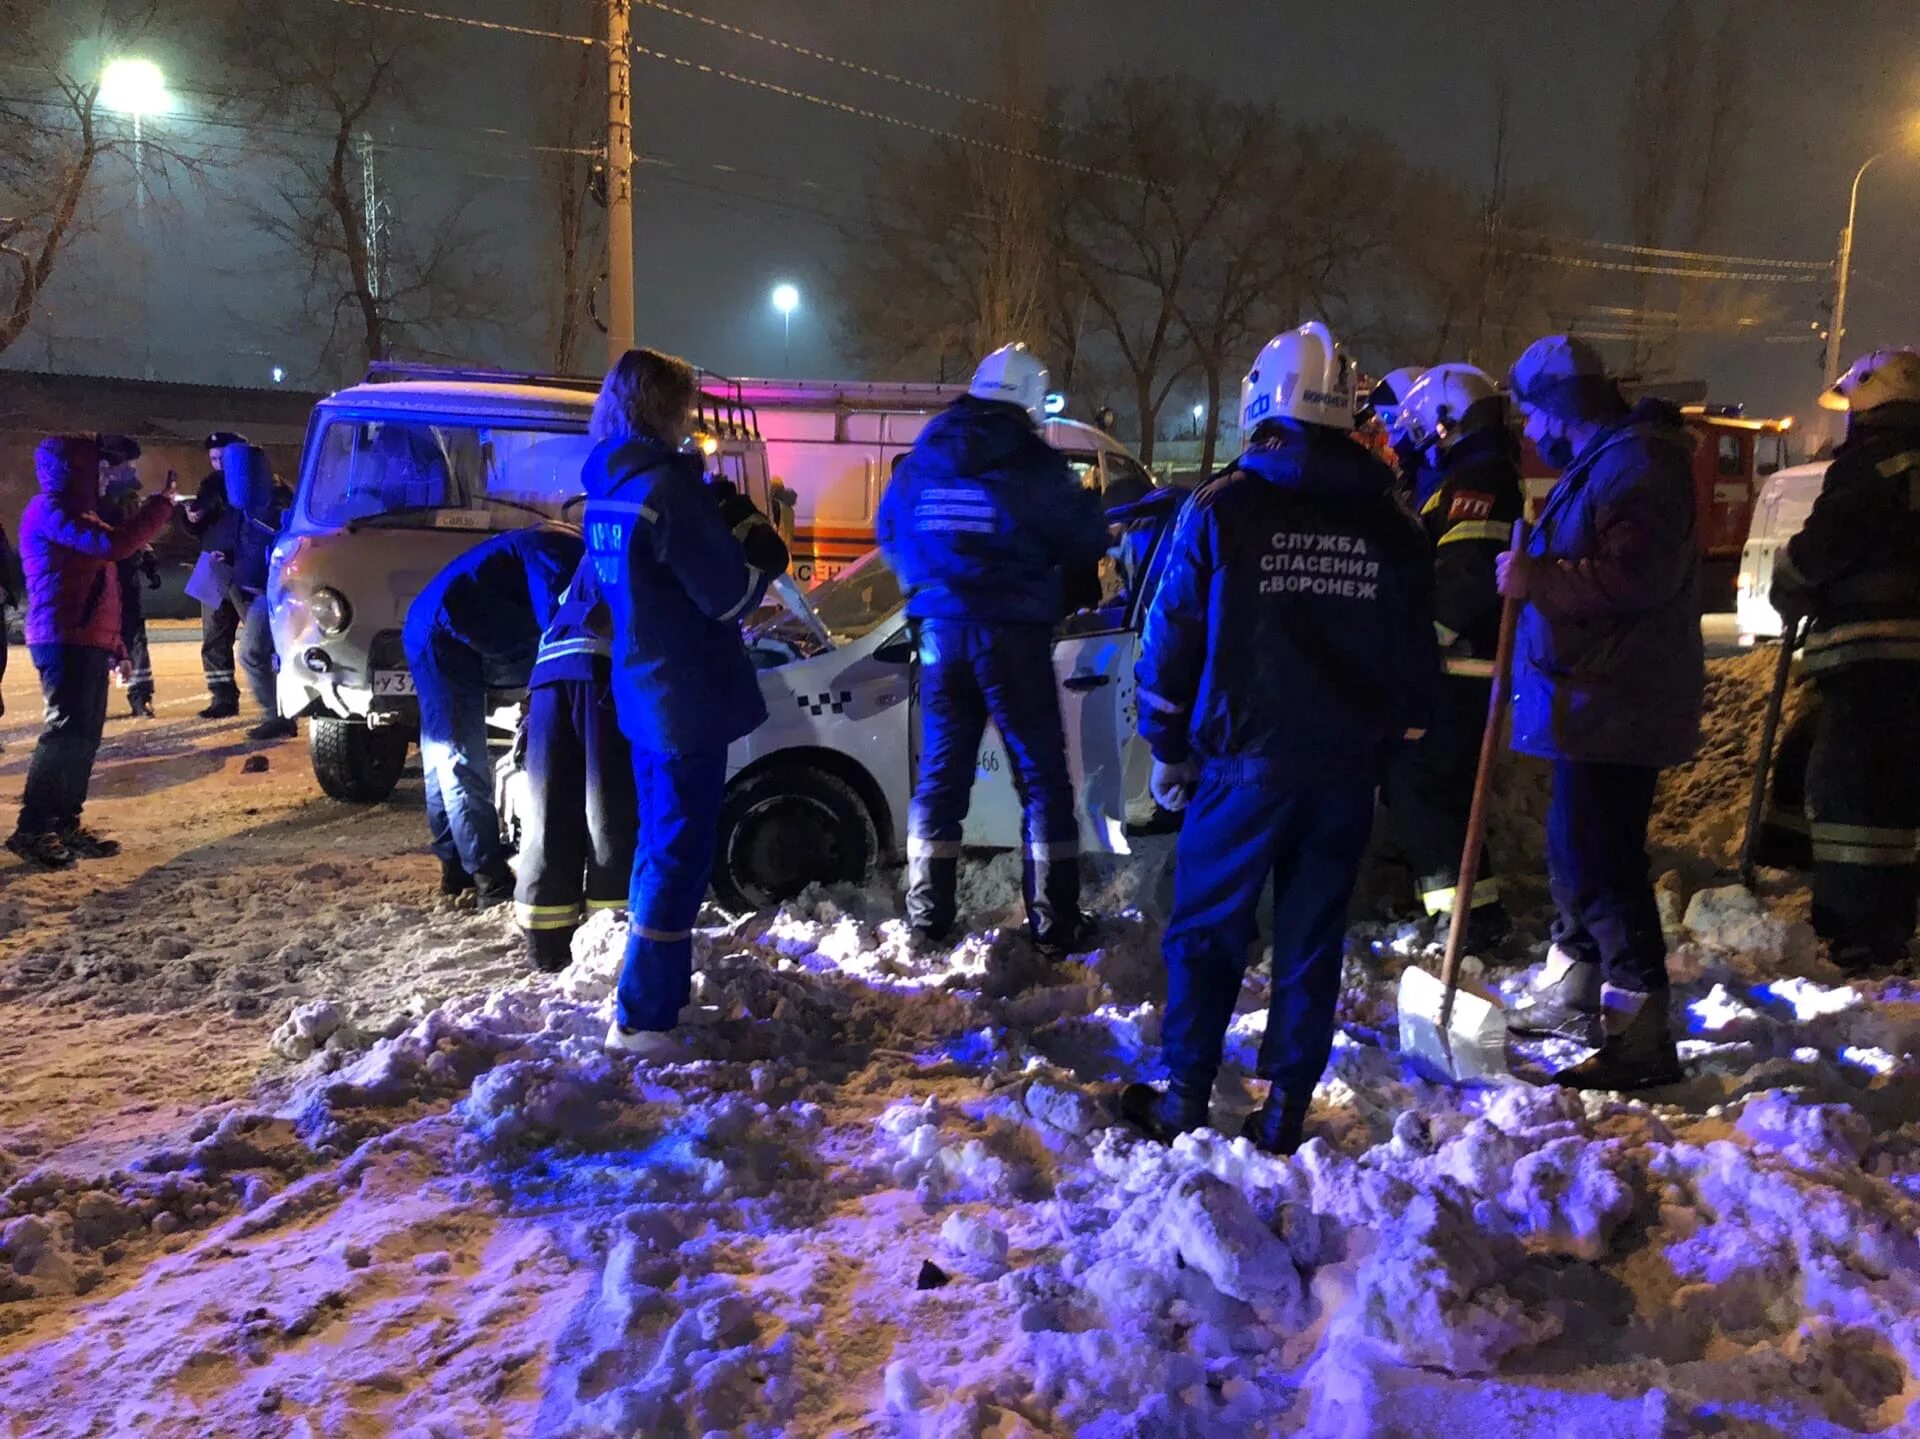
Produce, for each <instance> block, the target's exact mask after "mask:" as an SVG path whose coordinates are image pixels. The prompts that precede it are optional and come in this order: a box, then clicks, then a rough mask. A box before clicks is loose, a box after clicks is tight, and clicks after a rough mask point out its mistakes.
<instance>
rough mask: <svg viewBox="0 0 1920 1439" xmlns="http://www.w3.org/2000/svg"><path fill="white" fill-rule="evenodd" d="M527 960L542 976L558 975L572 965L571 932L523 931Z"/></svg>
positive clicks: (559, 930)
mask: <svg viewBox="0 0 1920 1439" xmlns="http://www.w3.org/2000/svg"><path fill="white" fill-rule="evenodd" d="M521 933H522V938H524V939H525V940H526V944H527V959H528V960H529V961H530V962H531V963H532V965H533V967H534V968H535V969H537V970H539V971H540V972H541V973H542V974H558V973H560V971H561V970H563V969H565V968H566V967H567V966H568V965H570V964H572V963H573V931H572V930H570V929H529V930H523V931H522V932H521Z"/></svg>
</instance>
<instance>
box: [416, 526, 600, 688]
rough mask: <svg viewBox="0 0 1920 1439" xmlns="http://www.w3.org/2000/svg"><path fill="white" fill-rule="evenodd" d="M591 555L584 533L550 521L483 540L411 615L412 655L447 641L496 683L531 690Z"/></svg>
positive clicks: (436, 581) (436, 580)
mask: <svg viewBox="0 0 1920 1439" xmlns="http://www.w3.org/2000/svg"><path fill="white" fill-rule="evenodd" d="M585 550H586V546H585V544H584V542H583V541H582V540H581V537H580V532H579V531H578V530H576V529H574V528H573V527H572V526H571V525H561V524H554V523H552V522H550V521H549V522H543V523H541V524H537V525H530V526H528V527H527V528H526V529H521V530H508V531H506V532H505V533H504V534H498V535H495V536H493V537H492V538H491V539H487V540H482V541H481V542H480V543H479V544H477V545H475V546H474V547H473V548H472V549H470V550H468V551H466V552H465V553H463V554H460V555H457V556H455V557H454V559H453V560H452V561H451V562H450V563H449V564H448V565H447V566H446V568H445V569H443V570H441V571H440V573H439V574H437V575H435V576H434V577H433V579H432V580H431V581H430V582H429V583H428V585H427V587H426V588H425V589H424V590H422V591H420V594H419V596H418V598H416V599H415V600H414V602H413V604H412V605H411V606H409V607H408V610H407V622H406V626H405V628H404V629H403V630H402V632H401V637H402V642H403V643H404V645H405V646H406V651H407V654H408V655H409V656H412V655H414V654H417V653H419V652H420V651H421V650H423V649H424V648H425V647H426V646H427V645H428V644H429V643H430V642H431V641H432V640H433V638H434V637H435V636H436V635H439V636H444V637H445V638H447V639H449V640H452V641H453V642H454V643H456V644H458V645H461V646H463V647H465V648H467V649H469V650H472V651H473V652H474V653H475V654H476V655H478V656H479V657H480V659H481V661H482V663H483V665H484V667H485V669H486V672H487V673H488V674H489V676H490V677H492V678H491V682H492V683H494V684H498V685H500V686H502V687H506V686H508V685H511V684H525V683H526V681H527V678H528V676H529V675H530V673H531V672H532V669H533V661H534V656H535V654H536V653H537V652H538V650H539V647H540V636H541V634H542V632H544V631H545V629H546V628H547V626H548V625H549V624H551V623H552V622H553V615H554V611H555V610H556V609H557V608H558V607H559V603H560V593H561V591H562V590H564V589H565V588H566V585H567V581H568V580H570V579H572V578H573V572H574V571H575V570H576V569H578V568H579V566H580V558H581V556H582V555H583V554H584V553H585Z"/></svg>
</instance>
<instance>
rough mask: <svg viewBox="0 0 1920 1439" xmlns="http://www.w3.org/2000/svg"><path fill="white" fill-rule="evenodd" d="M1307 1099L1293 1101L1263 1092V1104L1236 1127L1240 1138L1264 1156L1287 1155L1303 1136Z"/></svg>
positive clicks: (1310, 1099) (1305, 1124)
mask: <svg viewBox="0 0 1920 1439" xmlns="http://www.w3.org/2000/svg"><path fill="white" fill-rule="evenodd" d="M1312 1103H1313V1100H1312V1098H1311V1096H1309V1097H1308V1098H1306V1099H1295V1098H1293V1097H1292V1096H1290V1095H1286V1094H1282V1093H1281V1092H1280V1091H1279V1090H1278V1089H1269V1090H1268V1091H1267V1098H1266V1102H1265V1103H1264V1104H1262V1105H1261V1106H1260V1107H1259V1108H1258V1109H1256V1110H1254V1111H1253V1113H1251V1114H1249V1115H1248V1116H1247V1117H1246V1119H1245V1121H1244V1122H1242V1124H1241V1125H1240V1137H1241V1138H1242V1139H1244V1140H1246V1141H1247V1142H1248V1143H1249V1144H1251V1145H1252V1146H1253V1147H1254V1148H1255V1149H1258V1150H1262V1151H1263V1152H1265V1153H1267V1154H1291V1153H1293V1151H1294V1150H1296V1149H1298V1148H1299V1147H1300V1140H1301V1138H1302V1136H1303V1135H1304V1134H1305V1132H1306V1127H1307V1109H1308V1107H1309V1106H1310V1105H1311V1104H1312Z"/></svg>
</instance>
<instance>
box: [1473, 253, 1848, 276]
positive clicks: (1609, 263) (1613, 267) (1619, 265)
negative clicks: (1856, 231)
mask: <svg viewBox="0 0 1920 1439" xmlns="http://www.w3.org/2000/svg"><path fill="white" fill-rule="evenodd" d="M1503 253H1504V254H1506V255H1509V256H1511V257H1512V258H1513V259H1516V260H1534V261H1537V262H1539V263H1541V264H1545V265H1563V266H1565V267H1566V268H1568V269H1572V270H1605V271H1610V272H1613V273H1616V274H1624V275H1666V276H1670V277H1672V278H1674V279H1679V280H1737V281H1740V282H1742V283H1746V284H1755V285H1823V284H1825V283H1826V282H1827V279H1828V277H1827V276H1825V275H1815V274H1807V275H1801V274H1787V273H1783V272H1780V271H1775V270H1707V269H1687V268H1685V267H1684V266H1679V265H1629V264H1626V263H1624V262H1621V261H1616V260H1591V259H1587V258H1585V257H1584V256H1579V255H1556V254H1554V253H1553V252H1551V251H1544V252H1543V251H1532V250H1513V249H1503Z"/></svg>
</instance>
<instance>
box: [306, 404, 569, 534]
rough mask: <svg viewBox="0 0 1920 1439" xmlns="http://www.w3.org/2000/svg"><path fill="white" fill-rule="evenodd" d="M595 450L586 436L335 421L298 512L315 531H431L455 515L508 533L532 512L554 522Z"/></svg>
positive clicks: (318, 450) (432, 423) (480, 426)
mask: <svg viewBox="0 0 1920 1439" xmlns="http://www.w3.org/2000/svg"><path fill="white" fill-rule="evenodd" d="M592 449H593V442H592V441H591V440H589V439H588V438H587V436H586V435H585V434H583V433H578V432H570V431H564V430H535V429H527V428H513V427H507V426H497V425H490V424H485V423H471V424H468V423H454V422H442V421H437V420H411V419H409V420H395V419H378V420H374V419H345V418H343V419H337V420H332V421H330V422H329V423H328V424H327V427H326V430H325V431H324V432H323V433H322V434H321V436H320V440H319V443H318V444H317V445H315V446H314V448H313V459H312V464H311V466H310V467H309V470H308V472H307V474H306V475H305V476H304V477H303V480H302V485H301V488H302V494H301V496H300V502H299V507H298V512H299V514H301V515H302V516H303V517H304V518H305V520H306V522H307V523H309V524H311V525H315V526H318V527H321V528H337V527H339V526H341V525H346V524H349V523H352V522H353V521H356V520H372V519H380V520H381V522H382V523H383V524H384V523H390V524H394V525H418V526H421V527H423V528H431V527H433V526H434V525H436V524H440V525H444V524H446V523H447V519H446V517H447V516H448V515H450V514H452V513H454V512H459V511H464V512H467V513H468V514H471V515H472V516H473V519H472V527H473V528H476V529H490V528H493V527H495V526H496V525H497V526H498V527H500V528H503V529H505V528H513V527H516V526H518V525H522V524H525V523H526V522H527V521H526V518H525V516H526V513H527V512H528V511H529V510H532V511H534V512H537V513H539V514H544V515H549V516H552V517H555V518H559V517H561V515H562V513H563V510H564V509H565V507H566V504H567V502H568V501H569V500H572V499H575V498H577V497H578V496H579V494H580V493H581V489H580V470H581V467H582V466H583V465H584V464H585V463H586V459H587V455H588V454H589V453H590V452H591V451H592ZM516 515H518V516H519V518H515V516H516Z"/></svg>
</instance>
